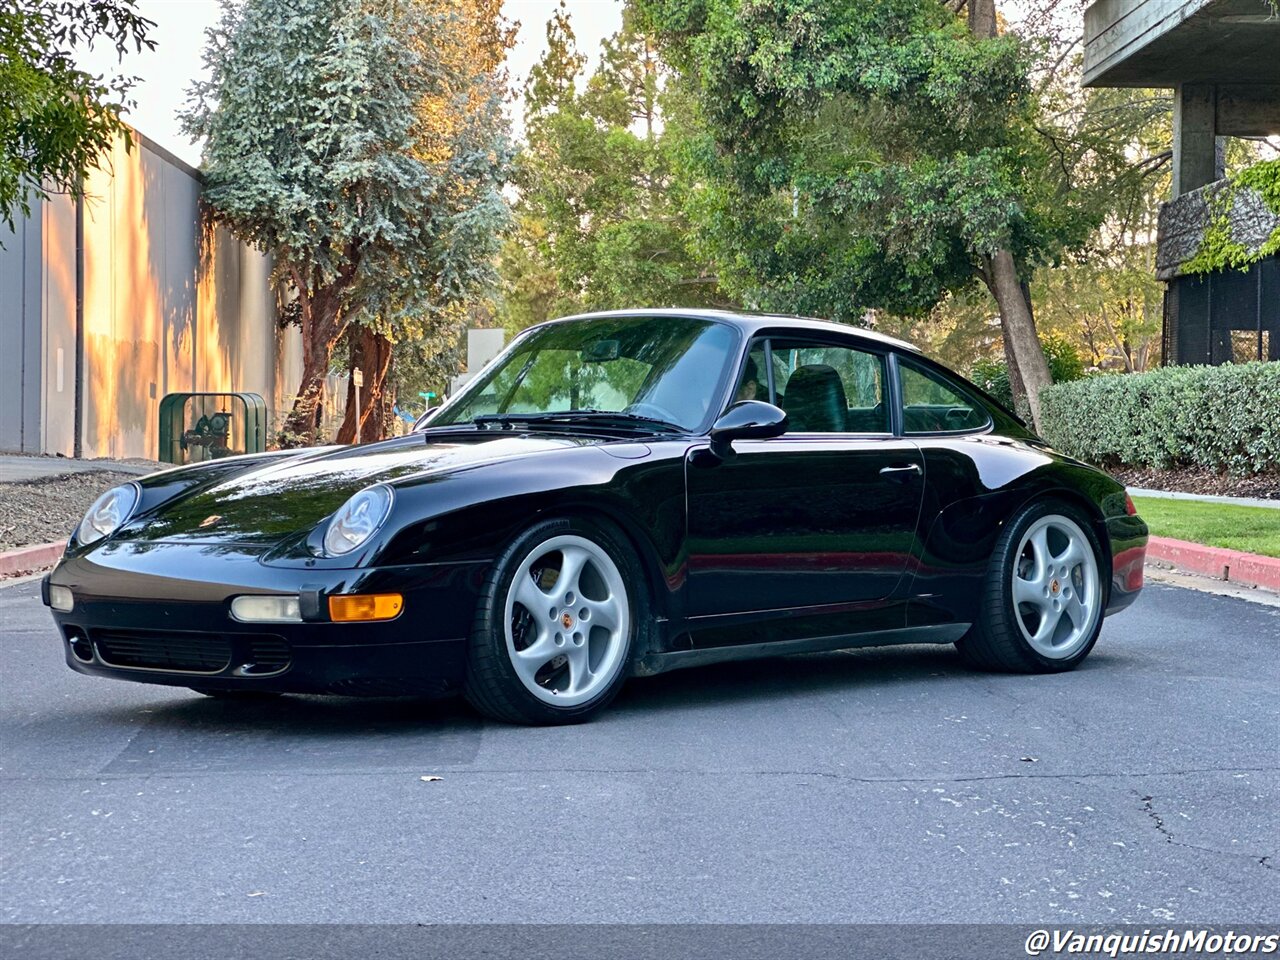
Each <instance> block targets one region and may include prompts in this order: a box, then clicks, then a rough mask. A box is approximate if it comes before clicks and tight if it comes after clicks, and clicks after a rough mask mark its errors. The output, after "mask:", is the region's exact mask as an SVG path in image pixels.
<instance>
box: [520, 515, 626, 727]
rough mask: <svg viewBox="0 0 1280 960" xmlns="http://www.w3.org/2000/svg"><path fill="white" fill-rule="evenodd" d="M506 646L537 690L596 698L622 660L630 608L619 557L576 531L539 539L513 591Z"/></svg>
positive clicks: (551, 695)
mask: <svg viewBox="0 0 1280 960" xmlns="http://www.w3.org/2000/svg"><path fill="white" fill-rule="evenodd" d="M505 621H506V624H507V634H506V639H507V652H508V653H509V654H510V656H511V663H512V665H513V666H514V667H515V671H516V675H517V676H519V678H520V680H521V682H522V683H523V684H524V685H525V687H526V689H528V690H529V692H530V693H532V694H533V695H534V696H536V697H538V698H539V699H540V700H544V701H546V702H547V703H553V704H556V705H557V706H560V705H563V706H575V705H577V704H580V703H583V702H585V701H587V700H590V699H591V698H592V697H593V696H595V695H596V694H597V693H598V692H599V691H600V690H601V688H603V687H606V686H608V685H609V683H610V682H611V681H612V680H613V679H614V676H615V675H616V674H617V672H618V670H619V668H620V667H621V665H622V656H623V652H624V651H625V650H626V647H627V637H628V635H629V633H630V627H631V608H630V605H629V604H628V602H627V589H626V585H625V584H624V583H623V580H622V573H621V571H619V569H618V565H617V564H616V563H614V562H613V560H612V559H611V558H610V557H609V555H608V554H607V553H605V551H604V550H603V549H601V547H600V546H599V545H598V544H595V543H592V542H591V541H590V540H587V539H586V538H585V537H580V536H576V535H574V534H565V535H563V536H558V537H552V538H551V539H550V540H547V541H546V542H544V543H540V544H538V546H536V547H535V548H534V549H533V550H531V551H530V552H529V555H528V556H527V557H525V559H524V562H523V563H521V564H520V567H519V569H518V570H517V571H516V575H515V579H514V580H513V581H512V583H511V587H510V589H509V590H508V591H507V607H506V616H505Z"/></svg>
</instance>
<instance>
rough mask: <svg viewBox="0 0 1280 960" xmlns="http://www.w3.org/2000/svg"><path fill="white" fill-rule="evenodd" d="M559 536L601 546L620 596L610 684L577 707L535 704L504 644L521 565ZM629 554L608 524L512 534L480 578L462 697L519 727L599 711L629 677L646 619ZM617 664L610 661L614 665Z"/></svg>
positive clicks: (639, 574)
mask: <svg viewBox="0 0 1280 960" xmlns="http://www.w3.org/2000/svg"><path fill="white" fill-rule="evenodd" d="M560 536H577V537H581V538H583V539H585V540H589V541H591V542H592V543H594V544H595V545H596V546H597V547H599V548H600V549H601V550H602V551H603V552H604V553H605V554H607V556H608V558H609V559H610V560H611V561H612V562H613V564H614V565H615V566H616V567H617V570H618V572H619V573H620V574H621V576H622V583H623V587H624V589H625V592H626V600H627V608H628V610H629V612H630V615H629V618H628V619H629V623H628V625H627V628H626V629H625V630H621V632H622V633H623V638H622V641H621V642H622V644H623V646H622V648H621V654H620V665H619V666H618V667H617V670H616V674H615V675H614V676H613V677H612V680H611V681H608V682H607V685H604V686H603V687H602V689H601V690H600V691H599V692H598V693H596V694H595V695H593V696H591V698H590V699H589V700H588V701H586V702H583V703H579V704H576V705H573V706H567V707H565V706H558V705H555V704H551V703H547V702H546V701H545V700H542V699H539V697H537V696H535V695H534V693H532V692H531V691H530V690H529V689H527V688H526V686H525V684H524V682H523V681H522V680H521V679H520V677H519V676H518V675H517V673H516V670H515V667H514V666H513V664H512V660H511V654H510V653H509V651H508V647H507V634H506V624H505V622H504V621H505V618H506V604H507V597H508V593H509V591H510V590H511V589H512V583H513V581H514V578H515V575H516V573H517V572H518V570H519V568H520V567H521V566H522V564H524V563H525V561H526V560H527V559H528V558H529V557H530V556H531V554H532V553H533V551H535V550H537V549H538V548H539V547H540V545H541V544H544V543H547V542H548V541H551V540H552V539H553V538H556V537H560ZM645 583H646V581H645V577H644V573H643V571H642V570H641V568H640V562H639V560H638V558H637V557H636V555H635V549H634V548H633V547H632V546H631V544H630V543H629V542H628V540H627V539H626V537H625V535H624V534H622V532H621V531H619V530H617V528H615V527H614V526H613V525H612V524H608V523H605V522H602V521H595V520H590V519H586V518H580V517H563V518H558V519H552V520H545V521H542V522H540V523H537V524H535V525H533V526H532V527H530V528H529V529H528V530H526V531H525V532H524V533H522V534H520V535H519V536H517V537H516V538H515V539H514V540H513V541H512V542H511V543H510V544H509V545H508V546H507V547H506V549H505V550H503V552H502V554H501V555H500V556H499V557H498V558H497V559H496V560H495V561H494V563H493V566H492V567H491V568H490V569H489V572H488V574H487V575H486V576H485V581H484V586H483V587H482V588H481V591H480V599H479V602H478V603H477V605H476V616H475V621H474V624H473V627H472V632H471V640H470V645H469V648H468V653H467V676H466V682H465V684H464V686H463V694H464V696H465V697H466V699H467V702H468V703H470V704H471V705H472V706H473V707H475V709H476V710H478V711H479V712H480V713H482V714H484V715H485V716H487V717H490V718H492V719H494V720H500V721H503V722H506V723H522V724H538V725H551V724H566V723H580V722H582V721H584V720H588V719H590V718H591V717H593V716H595V715H596V714H597V713H599V712H600V710H602V709H603V708H604V707H605V706H607V705H608V704H609V703H610V701H612V700H613V698H614V697H615V696H617V694H618V691H619V690H620V689H621V688H622V685H623V684H624V683H625V682H626V679H627V677H628V676H629V675H630V673H631V658H632V654H633V651H635V650H636V649H637V648H638V639H637V638H638V637H639V636H640V634H641V632H642V631H643V630H644V629H646V627H645V625H646V624H647V623H648V622H649V609H650V605H649V596H648V590H647V589H646V587H645ZM615 662H616V661H615Z"/></svg>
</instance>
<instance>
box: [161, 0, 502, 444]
mask: <svg viewBox="0 0 1280 960" xmlns="http://www.w3.org/2000/svg"><path fill="white" fill-rule="evenodd" d="M461 16H462V15H461V14H460V13H459V12H458V11H457V10H455V9H454V5H453V4H446V3H441V4H429V3H425V2H414V0H360V2H350V0H246V2H245V3H244V4H243V5H240V6H228V7H227V8H226V9H225V10H224V13H223V17H222V20H221V22H220V23H219V25H218V26H217V27H216V28H215V29H213V30H211V31H210V33H209V43H208V47H207V49H206V53H205V60H206V63H207V65H208V68H209V73H210V76H209V78H208V80H206V81H202V82H199V83H197V84H195V85H194V87H193V89H192V99H191V104H190V106H189V108H188V110H187V112H186V114H185V116H184V126H185V128H186V130H187V131H188V132H189V133H190V134H191V135H193V136H197V137H205V138H206V141H205V148H204V169H205V175H206V189H205V201H206V203H207V204H208V208H209V211H210V214H211V216H212V218H213V220H214V221H215V222H221V223H223V224H225V225H226V226H227V227H228V228H229V229H230V230H231V231H232V232H233V233H234V234H235V235H236V236H238V237H240V238H241V239H243V240H245V241H247V242H249V243H252V244H254V245H255V246H257V247H258V248H260V249H262V250H264V251H266V252H268V253H270V254H271V255H272V257H273V260H274V263H275V269H276V276H277V278H278V279H279V280H280V281H282V282H283V283H284V284H285V285H287V287H288V289H289V291H290V293H291V294H292V300H291V303H290V307H289V310H288V311H287V318H288V319H289V320H291V321H293V322H297V323H298V324H299V325H300V326H301V329H302V341H303V375H302V383H301V385H300V386H299V389H298V393H297V396H296V398H295V400H294V406H293V410H292V411H291V413H290V415H289V417H288V419H287V420H286V423H285V432H286V433H287V434H288V435H291V436H301V437H313V436H314V434H315V431H316V427H317V414H318V410H319V407H320V401H321V399H322V394H323V390H324V377H325V374H326V373H327V372H328V370H329V367H330V364H331V361H332V358H333V352H334V348H335V346H336V345H337V344H338V342H339V340H340V338H341V337H342V336H343V334H344V333H345V332H346V330H347V328H348V326H349V325H350V324H351V323H352V322H353V321H358V322H362V323H365V324H366V325H368V326H370V327H371V328H373V329H374V330H375V331H376V332H380V333H382V334H383V336H384V337H389V336H391V335H394V334H395V333H396V332H397V331H400V330H405V329H411V328H412V327H413V325H415V324H422V323H424V322H429V321H430V318H431V317H433V316H436V315H437V314H438V312H439V311H441V310H445V309H448V306H449V304H451V303H453V302H455V301H460V300H466V299H468V298H470V297H472V296H474V295H475V294H476V292H477V290H479V289H482V288H483V286H484V285H485V284H486V283H488V282H489V281H490V280H491V275H492V255H493V253H494V251H495V247H496V237H497V236H498V233H499V230H500V228H501V226H502V225H503V223H504V222H505V217H506V206H505V203H504V201H503V198H502V196H501V193H500V184H501V180H502V174H503V170H504V167H505V164H506V161H507V148H506V138H505V135H504V132H503V130H502V125H501V122H500V119H499V110H498V104H497V103H496V98H495V97H493V96H491V95H490V96H488V97H480V98H477V101H472V100H471V99H470V98H469V97H468V96H457V95H455V94H457V93H458V92H459V91H469V90H470V85H471V83H472V82H473V79H474V77H475V76H476V71H475V67H474V66H473V65H470V64H464V65H460V64H459V63H458V62H457V61H458V59H459V58H455V57H450V56H447V55H440V51H444V50H448V49H449V48H450V44H451V43H452V42H453V38H454V37H455V36H456V27H457V24H458V22H459V20H460V18H461ZM446 94H449V95H448V96H446ZM446 102H447V103H448V104H451V105H452V109H454V110H462V109H464V108H466V109H467V110H468V113H467V115H466V116H463V117H462V118H461V119H457V118H455V117H452V116H450V115H449V114H448V112H447V111H442V110H441V109H439V108H440V106H441V105H442V104H444V103H446ZM477 102H478V103H479V105H480V109H479V111H478V112H477V111H476V110H475V108H476V106H477ZM428 103H434V104H436V107H437V109H436V112H435V113H434V114H433V113H432V112H431V111H430V110H429V109H427V106H426V105H427V104H428ZM431 119H434V120H436V121H439V122H438V123H436V124H433V123H430V122H425V121H426V120H431ZM442 130H446V131H452V132H445V133H442V132H441V131H442ZM442 144H446V145H447V146H448V149H443V148H442ZM378 363H379V364H380V365H381V364H382V358H381V357H379V358H378ZM385 372H386V367H385V366H381V369H380V374H379V375H380V376H385ZM353 432H354V431H353Z"/></svg>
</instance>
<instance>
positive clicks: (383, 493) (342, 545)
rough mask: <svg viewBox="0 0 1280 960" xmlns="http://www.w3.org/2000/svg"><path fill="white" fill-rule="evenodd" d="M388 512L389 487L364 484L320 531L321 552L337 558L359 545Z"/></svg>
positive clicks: (389, 505)
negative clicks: (325, 528) (322, 547)
mask: <svg viewBox="0 0 1280 960" xmlns="http://www.w3.org/2000/svg"><path fill="white" fill-rule="evenodd" d="M390 512H391V488H390V487H384V486H382V485H381V484H379V485H378V486H374V487H366V488H365V489H363V490H361V491H360V492H359V493H357V494H356V495H355V496H353V497H352V498H351V499H350V500H348V501H347V502H346V503H344V504H343V505H342V506H341V507H339V508H338V512H337V513H335V514H334V515H333V519H332V520H330V521H329V529H328V530H326V531H325V534H324V552H325V553H327V554H328V555H329V556H331V557H340V556H342V555H343V554H344V553H350V552H351V551H352V550H355V549H356V548H357V547H359V546H361V545H363V544H364V543H365V542H366V541H367V540H368V539H369V538H370V537H372V536H373V535H374V533H375V532H376V531H377V529H378V527H380V526H382V521H383V520H385V519H387V514H388V513H390Z"/></svg>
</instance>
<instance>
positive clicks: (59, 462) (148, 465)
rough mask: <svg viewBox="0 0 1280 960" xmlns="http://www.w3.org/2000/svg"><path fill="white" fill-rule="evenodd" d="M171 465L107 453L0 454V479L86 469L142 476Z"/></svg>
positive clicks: (36, 477)
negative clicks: (94, 457) (113, 457)
mask: <svg viewBox="0 0 1280 960" xmlns="http://www.w3.org/2000/svg"><path fill="white" fill-rule="evenodd" d="M170 466H172V464H169V463H157V462H156V461H154V460H111V459H108V458H106V457H103V458H101V459H97V460H76V459H74V458H72V457H32V456H22V455H20V454H2V455H0V483H24V482H29V481H31V480H45V479H48V478H49V477H64V476H66V475H67V474H68V473H89V472H91V471H94V470H109V471H112V472H115V473H134V474H137V475H138V476H144V475H145V474H148V473H155V472H156V471H157V470H164V469H166V468H167V467H170Z"/></svg>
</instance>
